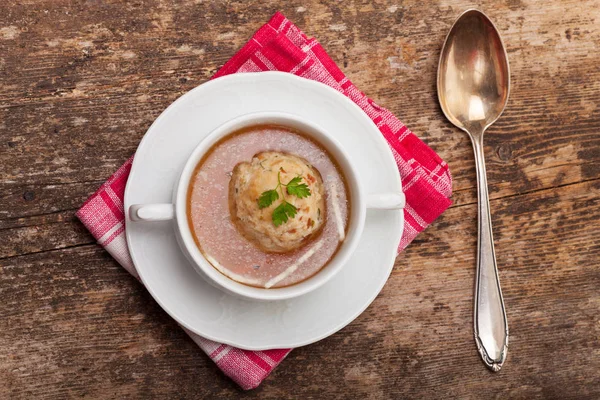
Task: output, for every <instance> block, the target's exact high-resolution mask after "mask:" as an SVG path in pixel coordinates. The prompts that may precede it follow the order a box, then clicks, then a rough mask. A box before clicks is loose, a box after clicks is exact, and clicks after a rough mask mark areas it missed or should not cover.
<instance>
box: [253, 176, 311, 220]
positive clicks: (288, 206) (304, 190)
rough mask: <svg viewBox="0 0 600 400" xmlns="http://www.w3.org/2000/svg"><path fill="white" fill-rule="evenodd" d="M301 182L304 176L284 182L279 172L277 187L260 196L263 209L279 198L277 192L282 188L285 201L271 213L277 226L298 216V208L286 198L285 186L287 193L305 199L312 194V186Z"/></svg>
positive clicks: (259, 205) (259, 203)
mask: <svg viewBox="0 0 600 400" xmlns="http://www.w3.org/2000/svg"><path fill="white" fill-rule="evenodd" d="M300 182H302V177H301V176H297V177H295V178H292V180H291V181H289V182H288V183H282V182H281V172H278V173H277V186H275V189H272V190H267V191H265V192H262V193H261V195H260V197H259V198H258V200H257V202H258V208H260V209H261V210H262V209H263V208H267V207H269V206H271V205H272V204H273V203H274V202H275V201H276V200H278V199H279V193H278V192H277V190H278V189H280V190H281V197H282V199H283V202H282V203H281V204H279V205H278V206H277V207H275V209H274V210H273V214H272V215H271V219H272V220H273V224H274V225H275V226H279V225H281V224H284V223H286V222H288V220H289V219H290V218H294V217H295V216H296V213H297V212H298V209H297V208H296V207H295V206H294V205H293V204H292V203H289V202H288V201H287V200H286V199H285V193H284V191H283V186H285V187H286V191H287V194H289V195H291V196H296V197H298V198H299V199H303V198H305V197H308V196H310V195H311V193H310V188H309V187H308V185H307V184H305V183H300Z"/></svg>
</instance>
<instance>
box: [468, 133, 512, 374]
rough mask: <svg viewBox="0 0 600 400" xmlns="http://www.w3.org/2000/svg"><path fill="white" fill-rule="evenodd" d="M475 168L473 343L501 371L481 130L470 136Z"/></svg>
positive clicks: (503, 344)
mask: <svg viewBox="0 0 600 400" xmlns="http://www.w3.org/2000/svg"><path fill="white" fill-rule="evenodd" d="M472 142H473V149H474V152H475V165H476V169H477V198H478V211H479V215H478V238H477V275H476V278H475V305H474V312H475V314H474V333H475V343H476V344H477V349H478V350H479V354H480V355H481V358H482V359H483V362H484V363H485V365H486V366H487V367H488V368H490V369H491V370H492V371H494V372H496V371H500V368H501V367H502V364H503V363H504V360H505V359H506V353H507V351H508V323H507V321H506V310H505V309H504V300H503V299H502V291H501V289H500V279H499V277H498V267H497V266H496V254H495V252H494V238H493V235H492V219H491V216H490V201H489V197H488V187H487V178H486V174H485V160H484V155H483V133H482V134H481V135H478V136H475V135H473V136H472Z"/></svg>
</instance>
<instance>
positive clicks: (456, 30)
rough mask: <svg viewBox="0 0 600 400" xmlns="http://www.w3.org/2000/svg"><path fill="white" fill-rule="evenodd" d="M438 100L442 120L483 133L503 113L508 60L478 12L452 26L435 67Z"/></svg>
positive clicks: (490, 25)
mask: <svg viewBox="0 0 600 400" xmlns="http://www.w3.org/2000/svg"><path fill="white" fill-rule="evenodd" d="M437 83H438V98H439V101H440V105H441V107H442V111H443V112H444V114H445V115H446V118H448V120H450V122H452V123H453V124H454V125H456V126H457V127H458V128H460V129H462V130H464V131H466V132H468V133H470V134H475V133H479V132H481V133H483V131H484V130H485V129H486V128H487V127H488V126H490V125H491V124H493V123H494V122H495V121H496V120H497V119H498V117H500V115H501V114H502V112H503V111H504V107H505V106H506V103H507V102H508V94H509V90H510V73H509V67H508V58H507V56H506V51H505V50H504V45H503V44H502V39H501V38H500V35H499V34H498V31H497V30H496V27H495V26H494V24H493V23H492V22H491V21H490V20H489V18H488V17H487V16H486V15H485V14H483V13H482V12H481V11H478V10H468V11H466V12H464V13H463V14H462V15H461V16H460V17H459V18H458V19H457V20H456V22H455V23H454V25H453V26H452V29H451V30H450V33H448V36H447V38H446V43H445V44H444V48H443V49H442V54H441V56H440V63H439V67H438V80H437Z"/></svg>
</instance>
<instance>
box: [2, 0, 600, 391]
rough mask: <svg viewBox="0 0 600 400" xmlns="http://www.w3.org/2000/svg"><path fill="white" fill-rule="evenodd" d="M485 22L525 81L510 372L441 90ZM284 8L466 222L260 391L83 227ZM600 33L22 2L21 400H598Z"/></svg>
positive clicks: (435, 19) (459, 4)
mask: <svg viewBox="0 0 600 400" xmlns="http://www.w3.org/2000/svg"><path fill="white" fill-rule="evenodd" d="M476 5H478V6H480V7H481V8H482V9H483V10H484V11H486V12H487V13H488V15H490V17H491V18H492V19H493V20H494V21H495V23H496V24H497V26H498V28H499V30H500V32H501V34H502V35H503V38H504V40H505V43H506V46H507V48H508V54H509V58H510V63H511V69H512V74H511V76H512V84H513V86H512V92H511V97H510V102H509V105H508V108H507V109H506V112H505V114H504V115H503V117H502V118H501V119H500V120H499V121H498V122H497V123H496V124H495V125H494V126H493V127H492V128H491V129H490V130H489V132H488V134H487V136H486V156H487V162H488V179H489V184H490V193H491V198H492V201H491V204H492V214H493V215H492V216H493V220H494V234H495V237H496V251H497V254H498V263H499V267H500V275H501V279H502V284H503V291H504V296H505V302H506V306H507V308H508V320H509V325H510V330H511V341H510V351H509V359H508V361H507V364H506V366H505V368H504V369H503V370H502V371H501V372H500V373H499V374H496V375H493V374H491V373H489V372H488V371H487V370H486V369H485V367H484V366H483V364H482V363H481V362H480V360H479V356H478V354H477V352H476V349H475V344H474V342H473V339H472V303H471V302H472V291H473V278H474V264H475V245H476V205H475V200H476V199H475V195H476V193H475V187H474V185H475V170H474V165H473V156H472V153H471V148H470V144H469V142H468V138H467V137H466V136H465V135H464V134H462V133H461V132H459V131H457V130H456V129H454V128H453V127H452V126H451V125H450V124H449V123H448V122H447V121H446V120H445V119H444V118H443V116H442V114H441V111H440V109H439V106H438V105H437V101H436V92H435V73H436V67H437V60H438V56H439V51H440V48H441V45H442V42H443V39H444V37H445V34H446V33H447V31H448V29H449V27H450V25H451V23H452V22H453V20H454V19H455V18H456V16H457V15H458V14H459V13H460V12H461V11H462V10H464V9H465V8H467V7H471V6H476ZM278 9H281V10H282V11H284V13H285V14H286V15H287V16H288V17H289V18H291V19H292V20H293V21H295V22H296V23H297V24H298V25H299V26H300V27H301V28H302V29H304V30H305V31H306V32H307V33H308V34H309V35H314V36H316V37H318V38H319V39H320V41H321V42H322V43H323V45H324V46H325V48H326V49H327V50H328V51H329V53H330V54H331V56H332V57H333V58H334V59H335V60H336V61H337V62H338V63H339V64H340V66H341V67H342V69H343V70H344V71H345V72H346V73H347V74H348V76H349V77H350V79H352V80H353V81H354V82H355V83H356V84H357V85H358V86H359V87H360V88H362V89H363V90H364V91H365V92H366V93H367V94H368V95H370V96H372V97H373V98H374V99H375V100H376V101H377V102H379V103H380V104H381V105H383V106H385V107H387V108H389V109H391V110H392V111H394V112H395V113H396V114H397V115H398V116H399V117H400V118H401V119H402V120H403V121H404V122H405V123H406V124H407V125H408V126H409V127H410V128H411V129H412V130H413V131H415V132H417V133H418V134H419V136H420V137H422V138H423V139H424V140H425V141H427V143H429V144H430V145H431V146H432V147H433V148H434V149H435V150H436V151H438V152H439V153H440V154H441V155H442V157H443V158H444V159H446V160H447V161H448V163H449V164H450V167H451V170H452V173H453V176H454V198H453V200H454V205H453V207H452V208H451V209H449V210H448V211H447V212H446V213H445V214H444V215H443V216H442V217H441V218H440V219H439V220H438V221H437V222H436V223H435V224H434V225H433V226H431V227H430V228H429V229H428V230H427V231H426V232H424V233H423V234H421V235H420V236H419V237H418V238H417V240H416V241H415V242H414V243H413V244H412V245H411V246H410V247H409V248H408V249H407V250H406V251H405V252H404V253H403V254H401V255H400V256H399V257H398V260H397V265H396V268H395V270H394V272H393V274H392V276H391V278H390V280H389V282H388V283H387V285H386V287H385V288H384V290H383V292H382V294H381V295H380V296H379V297H378V298H377V300H376V301H375V303H374V304H373V305H372V306H371V307H370V308H369V309H368V310H367V311H366V312H365V313H364V314H363V315H361V316H360V317H359V318H358V319H357V320H356V321H355V322H353V323H352V324H350V325H349V326H348V327H347V328H345V329H343V330H342V331H341V332H339V333H338V334H336V335H334V336H332V337H330V338H328V339H326V340H323V341H321V342H319V343H316V344H313V345H311V346H307V347H304V348H300V349H296V350H295V351H293V352H292V353H291V355H290V356H289V357H288V358H287V359H286V360H285V361H284V362H283V364H282V365H281V367H280V368H278V369H277V370H276V371H275V372H274V373H273V374H272V375H271V377H269V378H268V379H267V380H266V381H265V382H264V383H263V385H262V386H261V387H260V388H259V389H257V390H255V391H253V392H250V393H246V394H243V393H242V392H241V391H239V389H237V388H236V386H235V384H233V383H232V382H231V381H229V380H228V379H227V378H225V377H224V376H223V375H222V374H221V373H220V372H219V371H218V370H217V368H215V367H214V365H213V364H212V362H211V361H210V360H209V359H208V358H207V357H206V356H205V355H204V354H203V353H202V352H201V351H200V350H199V349H198V348H197V347H196V346H195V345H194V343H193V342H192V341H191V340H190V339H189V338H188V337H187V336H186V335H185V334H184V333H183V332H182V331H181V330H180V329H179V328H178V327H177V325H176V323H174V322H173V321H172V320H170V318H169V317H168V316H167V315H166V313H164V312H163V311H162V310H161V309H160V308H159V307H158V306H157V305H156V304H155V303H154V302H153V300H152V298H151V297H150V295H149V294H148V293H147V292H146V291H145V290H144V289H143V288H142V287H141V285H140V284H139V283H138V282H137V281H135V279H133V278H131V277H129V276H128V275H127V273H126V272H125V271H124V270H123V269H122V268H120V267H119V266H118V265H117V264H116V263H115V262H114V261H113V260H112V259H111V257H110V256H109V255H108V254H106V253H105V252H104V251H103V250H102V249H100V248H99V247H97V246H96V245H95V244H94V240H93V238H92V237H91V236H90V235H89V234H88V233H87V232H86V231H85V229H84V228H83V227H82V226H81V225H80V224H79V223H78V222H77V221H76V219H75V218H74V215H73V214H74V211H75V210H76V208H77V207H78V206H79V205H80V204H81V203H82V202H83V200H85V198H86V197H87V196H88V195H89V194H91V193H92V192H93V191H94V190H95V189H96V188H97V187H98V185H99V184H100V183H101V182H102V181H103V180H104V179H105V178H106V177H108V176H109V175H110V174H111V173H112V172H113V171H114V170H115V169H116V168H117V167H118V166H119V165H120V164H121V163H122V162H123V161H125V160H126V159H127V158H128V157H129V156H130V155H131V154H132V153H133V152H134V151H135V149H136V146H137V144H138V142H139V140H140V139H141V137H142V135H143V134H144V132H145V130H146V129H147V128H148V126H149V125H150V124H151V122H152V121H153V119H154V118H156V117H157V116H158V115H159V114H160V112H161V111H162V110H163V109H164V108H165V107H166V106H167V105H168V104H169V103H170V102H171V101H173V100H174V99H175V98H177V97H178V96H180V95H181V94H182V93H184V92H186V91H187V90H189V89H191V88H193V87H194V86H196V85H198V84H200V83H202V82H205V81H206V80H207V79H208V78H209V77H210V76H211V75H212V74H213V73H214V72H215V71H216V70H217V69H218V68H219V66H221V65H222V64H223V63H224V62H225V61H226V60H227V59H228V58H229V57H230V56H231V55H233V54H234V52H235V51H236V49H238V48H239V47H240V46H241V45H242V44H243V42H244V41H245V40H247V39H248V38H249V37H250V35H251V34H252V33H253V32H254V30H255V29H257V28H258V27H259V26H260V25H261V24H262V23H264V22H265V21H266V20H267V19H268V18H269V17H270V16H271V15H272V13H273V12H274V11H276V10H278ZM599 23H600V3H598V2H597V1H596V0H553V1H547V2H537V1H533V0H522V1H519V0H510V1H505V2H501V3H498V2H495V1H480V2H477V3H472V2H468V1H462V0H460V1H447V0H445V1H442V0H440V1H432V2H429V1H423V2H412V1H399V2H384V1H377V2H366V1H365V2H358V1H345V2H319V1H310V0H306V1H293V2H289V4H286V5H283V2H281V4H278V2H274V1H262V2H257V3H254V4H251V3H249V2H248V3H246V2H229V1H228V2H223V3H219V2H210V1H202V0H196V1H170V0H148V1H129V2H127V1H124V0H123V1H99V0H87V1H67V0H52V1H51V0H46V1H15V0H8V1H3V2H1V3H0V149H1V150H0V398H51V399H59V398H60V399H62V398H66V397H88V398H126V397H133V398H201V397H215V396H222V397H224V398H227V397H230V398H236V397H240V396H244V397H249V398H273V399H275V398H277V399H279V398H288V397H289V398H300V397H314V398H440V397H450V398H454V397H459V398H557V399H559V398H560V399H565V398H590V399H593V398H599V397H600V269H599V268H598V267H599V266H600V235H599V234H600V223H599V222H598V220H599V219H600V109H599V107H598V104H599V103H600V25H599Z"/></svg>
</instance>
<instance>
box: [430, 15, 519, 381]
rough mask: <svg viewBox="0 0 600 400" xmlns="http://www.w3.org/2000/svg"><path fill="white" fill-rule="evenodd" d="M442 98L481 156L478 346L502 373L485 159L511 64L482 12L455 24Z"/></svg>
mask: <svg viewBox="0 0 600 400" xmlns="http://www.w3.org/2000/svg"><path fill="white" fill-rule="evenodd" d="M437 85H438V98H439V101H440V105H441V107H442V111H443V112H444V114H445V115H446V117H447V118H448V119H449V120H450V122H452V123H453V124H454V125H456V126H457V127H458V128H460V129H462V130H464V131H465V132H467V133H468V134H469V137H470V138H471V142H472V143H473V149H474V151H475V163H476V167H477V197H478V204H479V218H478V228H479V234H478V243H477V275H476V281H475V306H474V312H475V315H474V317H475V320H474V330H475V341H476V343H477V348H478V349H479V353H480V354H481V357H482V358H483V361H484V362H485V364H486V365H487V366H488V367H489V368H490V369H492V370H493V371H499V370H500V368H501V367H502V364H503V363H504V361H505V359H506V354H507V351H508V324H507V321H506V311H505V309H504V301H503V299H502V292H501V290H500V281H499V279H498V269H497V266H496V255H495V253H494V240H493V237H492V223H491V217H490V206H489V199H488V190H487V179H486V175H485V161H484V156H483V132H484V131H485V130H486V128H487V127H488V126H490V125H491V124H493V123H494V121H496V120H497V119H498V117H500V115H501V114H502V111H503V110H504V107H505V106H506V102H507V101H508V93H509V88H510V78H509V68H508V59H507V57H506V51H505V50H504V46H503V44H502V40H501V39H500V35H499V34H498V31H497V30H496V28H495V27H494V25H493V24H492V22H491V21H490V20H489V19H488V17H487V16H486V15H485V14H483V13H482V12H480V11H477V10H468V11H466V12H465V13H463V14H462V15H461V16H460V17H459V18H458V19H457V20H456V22H455V23H454V26H452V29H451V30H450V33H449V34H448V37H447V38H446V42H445V43H444V47H443V49H442V54H441V56H440V64H439V67H438V80H437Z"/></svg>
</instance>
